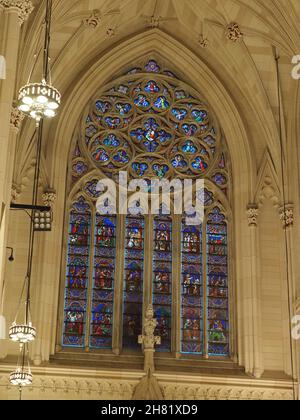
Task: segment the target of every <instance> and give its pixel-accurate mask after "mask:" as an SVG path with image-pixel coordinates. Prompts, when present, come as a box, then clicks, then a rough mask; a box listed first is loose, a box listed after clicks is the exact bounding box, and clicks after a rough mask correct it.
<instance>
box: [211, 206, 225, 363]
mask: <svg viewBox="0 0 300 420" xmlns="http://www.w3.org/2000/svg"><path fill="white" fill-rule="evenodd" d="M206 237H207V276H208V278H207V301H208V321H207V322H208V325H207V329H208V354H209V356H224V357H226V356H228V355H229V313H228V309H229V306H228V255H227V253H228V249H227V246H228V245H227V223H226V220H225V216H224V215H223V214H222V213H221V212H220V210H219V209H218V208H215V209H214V210H213V211H212V212H211V213H210V214H209V217H208V222H207V234H206Z"/></svg>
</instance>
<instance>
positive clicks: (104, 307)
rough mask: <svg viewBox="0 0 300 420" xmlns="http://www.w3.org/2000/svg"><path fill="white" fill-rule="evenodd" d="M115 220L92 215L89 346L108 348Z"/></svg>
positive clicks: (110, 345) (110, 328) (111, 327)
mask: <svg viewBox="0 0 300 420" xmlns="http://www.w3.org/2000/svg"><path fill="white" fill-rule="evenodd" d="M115 257H116V218H115V217H104V216H99V215H96V226H95V256H94V278H93V299H92V317H91V337H90V346H91V347H92V348H112V330H113V305H114V280H115V265H116V261H115Z"/></svg>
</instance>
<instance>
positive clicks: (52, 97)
mask: <svg viewBox="0 0 300 420" xmlns="http://www.w3.org/2000/svg"><path fill="white" fill-rule="evenodd" d="M60 100H61V95H60V93H59V91H58V90H57V89H55V87H53V86H51V85H49V84H47V82H46V80H45V79H43V80H42V82H41V83H30V84H28V85H26V86H24V87H22V88H21V89H20V91H19V98H18V101H19V106H18V108H19V110H20V111H22V112H23V113H24V114H25V115H28V116H29V117H31V118H33V119H35V120H36V121H37V122H39V121H40V120H41V119H42V118H44V117H46V118H53V117H55V115H56V110H57V109H58V108H59V106H60Z"/></svg>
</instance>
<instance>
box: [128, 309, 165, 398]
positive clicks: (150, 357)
mask: <svg viewBox="0 0 300 420" xmlns="http://www.w3.org/2000/svg"><path fill="white" fill-rule="evenodd" d="M156 326H157V320H156V319H155V318H154V310H153V306H152V305H149V306H148V309H147V311H146V318H145V321H144V334H143V335H140V336H139V344H142V345H143V348H144V355H145V362H144V370H145V372H146V376H144V377H143V378H142V380H141V381H140V383H139V384H138V385H137V386H136V388H135V390H134V393H133V400H144V401H153V400H163V399H164V394H163V391H162V389H161V387H160V385H159V383H158V381H157V379H156V377H155V376H154V374H153V372H154V352H155V350H154V346H155V345H156V344H161V338H160V337H159V336H155V335H154V331H155V328H156Z"/></svg>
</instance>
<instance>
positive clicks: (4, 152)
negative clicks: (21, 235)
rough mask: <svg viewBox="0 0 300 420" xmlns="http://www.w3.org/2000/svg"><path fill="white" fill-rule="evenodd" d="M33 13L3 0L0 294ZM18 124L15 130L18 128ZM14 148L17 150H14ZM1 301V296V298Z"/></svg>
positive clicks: (23, 3) (22, 2)
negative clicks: (25, 30)
mask: <svg viewBox="0 0 300 420" xmlns="http://www.w3.org/2000/svg"><path fill="white" fill-rule="evenodd" d="M32 10H33V6H32V3H31V1H29V0H0V56H3V57H4V59H5V62H6V74H5V75H4V77H5V79H3V80H0V127H1V130H0V150H1V153H0V268H1V271H0V294H2V289H3V287H2V284H3V270H2V268H3V261H4V257H5V253H6V241H5V236H6V230H7V222H8V220H7V219H8V218H7V215H8V210H9V205H10V190H11V179H8V178H10V177H11V172H12V168H13V165H14V152H13V153H12V147H10V145H11V142H15V136H16V134H15V133H13V132H12V131H11V122H12V125H13V127H14V128H18V127H16V126H18V122H17V121H18V120H19V117H18V115H17V113H16V111H13V112H14V113H15V114H14V115H13V117H12V119H11V108H12V103H13V99H14V91H15V81H16V73H17V58H18V50H19V38H20V27H21V25H22V24H23V23H24V22H25V20H26V19H27V18H28V16H29V15H30V13H31V11H32ZM15 124H16V126H15ZM14 128H13V129H14ZM13 147H14V146H13ZM0 300H1V295H0Z"/></svg>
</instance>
